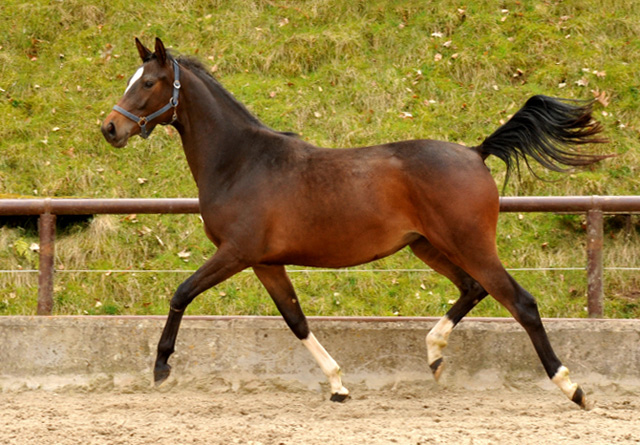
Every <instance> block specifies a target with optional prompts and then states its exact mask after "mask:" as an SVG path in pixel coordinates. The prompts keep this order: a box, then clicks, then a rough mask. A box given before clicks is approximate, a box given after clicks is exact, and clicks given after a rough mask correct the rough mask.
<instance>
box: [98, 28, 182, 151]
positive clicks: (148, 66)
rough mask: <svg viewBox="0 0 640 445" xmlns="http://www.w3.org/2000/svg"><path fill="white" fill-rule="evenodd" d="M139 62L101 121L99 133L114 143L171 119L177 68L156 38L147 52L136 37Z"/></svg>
mask: <svg viewBox="0 0 640 445" xmlns="http://www.w3.org/2000/svg"><path fill="white" fill-rule="evenodd" d="M136 46H137V48H138V53H139V54H140V58H141V59H142V66H141V67H140V68H138V70H137V71H136V72H135V73H134V74H133V76H131V78H130V79H129V83H128V84H127V88H126V90H125V92H124V95H123V96H122V98H121V99H120V101H119V102H118V103H117V105H115V106H114V107H113V110H112V111H111V113H109V115H108V116H107V117H106V119H105V120H104V122H103V123H102V134H103V135H104V137H105V139H106V140H107V141H108V142H109V143H110V144H111V145H113V146H114V147H118V148H120V147H124V146H125V145H127V141H128V140H129V138H130V137H131V136H134V135H136V134H139V135H140V136H141V137H143V138H145V139H146V138H147V137H149V135H150V134H151V132H152V131H153V129H154V128H155V126H156V125H158V124H161V125H167V124H171V123H173V122H175V120H176V118H177V115H176V110H177V107H178V95H179V91H180V80H179V74H180V69H179V66H178V64H177V62H176V61H175V60H174V59H173V58H171V57H169V55H168V54H167V51H166V50H165V47H164V44H163V43H162V41H161V40H160V39H158V38H156V46H155V51H154V52H151V50H149V49H148V48H147V47H145V46H144V45H143V44H142V43H141V42H140V40H138V39H137V38H136Z"/></svg>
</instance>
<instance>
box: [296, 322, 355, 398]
mask: <svg viewBox="0 0 640 445" xmlns="http://www.w3.org/2000/svg"><path fill="white" fill-rule="evenodd" d="M302 344H303V345H305V346H306V347H307V349H308V350H309V352H311V355H312V356H313V358H314V359H316V362H318V365H320V369H322V372H323V373H324V375H326V376H327V378H328V379H329V384H330V385H331V393H332V394H340V395H348V394H349V390H348V389H347V388H345V387H344V386H342V380H341V379H340V366H338V363H336V361H335V360H334V359H333V357H331V356H330V355H329V353H328V352H327V350H326V349H324V347H323V346H322V345H321V344H320V342H319V341H318V339H316V336H315V335H313V333H310V334H309V336H308V337H307V338H306V339H304V340H302Z"/></svg>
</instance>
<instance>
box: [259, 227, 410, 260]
mask: <svg viewBox="0 0 640 445" xmlns="http://www.w3.org/2000/svg"><path fill="white" fill-rule="evenodd" d="M419 236H420V235H418V234H417V233H416V232H415V231H414V230H412V228H411V225H410V224H408V223H407V222H406V221H401V220H399V219H398V218H393V219H391V220H389V219H387V220H386V221H385V224H378V223H375V222H374V223H372V222H368V223H362V224H358V223H355V224H354V223H350V222H348V221H342V222H340V223H338V224H312V225H305V227H303V228H298V229H297V230H296V228H294V227H292V226H289V227H288V228H287V229H285V230H283V231H282V232H280V235H279V238H280V239H272V240H271V243H270V245H271V246H272V247H273V249H270V250H271V255H269V256H272V257H273V259H274V260H275V262H279V263H282V264H295V265H300V266H309V267H331V268H334V267H348V266H355V265H358V264H363V263H368V262H370V261H374V260H376V259H379V258H384V257H386V256H389V255H391V254H393V253H395V252H397V251H398V250H400V249H402V248H403V247H405V246H406V245H407V244H409V243H411V242H412V241H414V240H415V239H417V238H418V237H419Z"/></svg>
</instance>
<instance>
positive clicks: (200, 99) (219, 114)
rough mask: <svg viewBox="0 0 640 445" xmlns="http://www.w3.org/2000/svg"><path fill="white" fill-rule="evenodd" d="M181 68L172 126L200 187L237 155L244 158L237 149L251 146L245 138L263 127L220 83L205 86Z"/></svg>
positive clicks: (194, 75) (242, 149)
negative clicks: (181, 73)
mask: <svg viewBox="0 0 640 445" xmlns="http://www.w3.org/2000/svg"><path fill="white" fill-rule="evenodd" d="M183 71H184V74H183V75H182V79H181V82H182V88H181V90H180V99H179V101H180V105H178V122H177V123H176V125H175V127H176V129H177V130H178V132H179V133H180V137H181V139H182V146H183V148H184V152H185V155H186V157H187V162H188V164H189V167H190V169H191V173H192V174H193V177H194V179H195V180H196V183H197V184H198V187H199V188H200V187H201V186H202V181H204V180H205V179H208V178H211V177H213V176H215V172H216V170H219V169H223V168H225V167H227V166H228V165H229V164H230V163H233V160H234V159H238V158H239V157H241V158H244V159H247V157H246V156H241V152H242V151H244V150H247V149H249V148H250V147H251V146H252V144H249V143H248V139H249V138H251V137H253V135H256V134H258V133H260V132H259V130H260V129H262V128H265V127H264V126H263V125H262V124H260V122H259V121H258V120H257V119H256V118H255V117H253V116H252V115H251V114H250V113H249V112H248V111H247V110H246V109H245V108H244V107H243V106H241V105H240V104H239V103H238V102H237V101H236V100H235V99H233V98H232V97H231V95H230V93H228V92H226V91H225V90H224V89H223V88H222V86H220V85H216V86H212V85H208V84H207V83H205V82H204V81H203V80H202V79H200V77H199V76H197V75H196V74H194V73H192V72H191V71H188V70H186V69H185V70H183ZM205 172H206V174H205Z"/></svg>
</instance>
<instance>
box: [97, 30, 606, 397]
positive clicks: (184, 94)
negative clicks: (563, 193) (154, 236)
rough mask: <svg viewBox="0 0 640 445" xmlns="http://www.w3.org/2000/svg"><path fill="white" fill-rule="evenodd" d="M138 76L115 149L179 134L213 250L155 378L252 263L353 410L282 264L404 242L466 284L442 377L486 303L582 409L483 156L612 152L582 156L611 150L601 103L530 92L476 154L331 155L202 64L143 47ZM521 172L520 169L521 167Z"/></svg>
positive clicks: (432, 336)
mask: <svg viewBox="0 0 640 445" xmlns="http://www.w3.org/2000/svg"><path fill="white" fill-rule="evenodd" d="M135 42H136V46H137V49H138V53H139V55H140V58H141V59H142V66H141V67H140V68H139V69H138V70H137V72H136V73H135V74H134V75H133V76H132V77H131V79H130V80H129V82H128V86H127V88H126V91H125V94H124V96H123V97H122V98H121V99H120V101H119V102H118V104H117V105H116V106H114V108H113V110H112V111H111V113H110V114H109V115H108V116H107V117H106V119H105V120H104V122H103V124H102V133H103V135H104V137H105V138H106V140H107V141H108V142H109V143H110V144H111V145H113V146H114V147H124V146H125V145H126V144H127V141H128V139H129V138H130V137H131V136H134V135H136V134H139V135H140V136H142V137H143V138H146V137H148V136H149V134H150V133H151V132H152V131H153V129H154V128H155V127H156V125H158V124H161V125H167V124H171V125H173V126H174V127H175V128H176V129H177V131H178V133H179V134H180V137H181V141H182V145H183V148H184V152H185V155H186V158H187V161H188V164H189V168H190V170H191V173H192V174H193V178H194V179H195V182H196V184H197V186H198V197H199V202H200V211H201V214H202V219H203V221H204V228H205V232H206V234H207V236H208V238H209V239H210V240H211V241H212V242H213V243H214V244H215V245H216V246H217V251H216V252H215V254H214V255H213V256H212V257H211V258H210V259H208V260H207V261H206V262H205V263H204V264H203V265H202V266H201V267H200V268H199V269H198V270H197V271H196V272H195V273H194V274H193V275H191V276H190V277H189V278H188V279H186V280H185V281H184V282H183V283H182V284H180V286H178V288H177V290H176V292H175V294H174V295H173V297H172V299H171V302H170V310H169V314H168V318H167V321H166V324H165V327H164V329H163V331H162V335H161V338H160V341H159V343H158V351H157V357H156V361H155V367H154V380H155V382H156V383H157V384H159V383H161V382H163V381H164V380H165V379H166V378H167V377H168V376H169V373H170V371H171V366H170V365H169V364H168V359H169V357H170V356H171V354H172V353H173V352H174V347H175V342H176V337H177V335H178V329H179V327H180V322H181V320H182V316H183V314H184V312H185V309H186V308H187V306H188V305H189V303H190V302H191V301H193V299H194V298H195V297H196V296H198V295H199V294H200V293H202V292H204V291H205V290H207V289H209V288H211V287H213V286H215V285H217V284H218V283H220V282H222V281H223V280H225V279H227V278H229V277H231V276H232V275H235V274H237V273H238V272H240V271H242V270H244V269H246V268H249V267H250V268H252V269H253V271H254V272H255V274H256V276H257V277H258V279H259V280H260V282H261V283H262V284H263V285H264V287H265V288H266V290H267V292H268V293H269V295H270V296H271V297H272V299H273V301H274V302H275V304H276V306H277V308H278V310H279V311H280V313H281V314H282V316H283V318H284V320H285V322H286V323H287V325H288V326H289V328H290V329H291V331H293V333H294V334H295V336H296V337H297V338H298V339H299V340H301V341H302V343H303V344H304V346H305V347H306V348H307V349H308V350H309V351H310V353H311V355H312V356H313V357H314V358H315V360H316V361H317V363H318V365H319V366H320V368H321V369H322V371H323V372H324V374H325V375H326V376H327V378H328V380H329V383H330V387H331V397H330V398H331V400H333V401H343V400H345V399H346V398H347V397H348V396H349V391H348V390H347V389H346V388H345V387H344V386H343V385H342V380H341V377H340V368H339V366H338V364H337V363H336V361H335V360H334V359H333V358H332V357H331V355H329V353H328V352H327V351H326V350H325V348H324V347H323V346H322V345H321V344H320V342H319V341H318V340H317V339H316V337H315V336H314V334H313V332H312V331H311V330H310V328H309V325H308V323H307V319H306V318H305V315H304V313H303V312H302V309H301V307H300V303H299V299H298V296H297V295H296V293H295V291H294V288H293V286H292V284H291V281H290V280H289V277H288V276H287V272H286V270H285V265H289V264H294V265H300V266H307V267H329V268H340V267H348V266H354V265H358V264H362V263H366V262H369V261H373V260H375V259H378V258H383V257H386V256H388V255H391V254H393V253H395V252H397V251H398V250H400V249H402V248H404V247H405V246H409V247H410V248H411V250H412V251H413V252H414V253H415V255H416V256H417V257H418V258H420V259H421V260H422V261H424V262H425V263H426V264H427V265H429V266H430V267H431V268H432V269H434V270H435V271H437V272H439V273H440V274H442V275H444V276H445V277H447V278H448V279H449V280H451V281H452V282H453V284H455V285H456V286H457V287H458V289H459V291H460V297H459V299H458V300H457V301H456V303H455V304H454V305H453V306H452V307H451V308H450V310H449V311H448V312H447V313H446V315H444V316H443V317H442V318H441V319H440V321H439V322H438V323H437V324H436V325H435V326H434V327H433V329H431V331H430V332H429V333H428V334H427V336H426V344H427V356H428V363H429V366H430V368H431V371H432V372H433V375H434V377H435V379H436V380H437V379H438V378H439V377H440V374H441V372H442V365H443V356H442V350H443V348H444V347H445V346H446V345H447V339H448V337H449V334H450V333H451V331H452V329H453V328H454V327H455V326H456V324H457V323H458V322H460V320H461V319H462V318H463V317H464V316H465V315H466V314H467V313H468V312H469V311H470V310H471V309H472V308H473V307H474V306H475V305H476V304H478V302H480V301H481V300H482V299H483V298H484V297H485V296H487V295H488V294H490V295H491V296H493V297H494V298H495V299H496V300H497V301H498V302H500V303H501V304H502V305H503V306H505V307H506V308H507V309H508V310H509V312H510V313H511V314H512V315H513V317H514V318H515V319H516V320H517V321H518V322H519V323H520V324H521V325H522V327H523V328H524V329H525V331H526V332H527V334H528V335H529V337H530V339H531V341H532V343H533V346H534V348H535V350H536V352H537V354H538V356H539V358H540V360H541V362H542V365H543V366H544V369H545V371H546V373H547V375H548V376H549V378H550V379H551V380H552V381H553V382H554V383H555V384H556V385H558V386H559V387H560V389H561V390H562V392H563V393H564V394H565V395H566V396H567V397H568V398H569V399H571V400H572V401H573V402H575V403H577V404H578V405H580V406H581V407H582V408H588V407H589V405H590V403H587V398H586V397H585V393H584V392H583V390H582V389H581V388H580V386H578V385H577V384H575V383H572V382H571V380H570V378H569V371H568V369H567V368H566V367H565V366H563V365H562V363H561V362H560V360H559V359H558V357H557V356H556V354H555V353H554V351H553V349H552V347H551V344H550V342H549V339H548V338H547V334H546V332H545V329H544V327H543V324H542V321H541V319H540V315H539V312H538V309H537V304H536V301H535V299H534V298H533V297H532V296H531V294H529V293H528V292H527V291H526V290H524V289H523V288H522V287H521V286H520V285H519V284H518V283H517V282H516V281H515V280H514V279H513V277H511V276H510V275H509V274H508V273H507V271H506V270H505V269H504V267H503V265H502V264H501V262H500V260H499V258H498V255H497V251H496V224H497V219H498V212H499V198H498V190H497V187H496V184H495V181H494V179H493V177H492V176H491V174H490V172H489V169H488V168H487V166H486V165H485V163H484V160H485V159H486V158H487V157H488V156H490V155H493V156H497V157H498V158H500V159H501V160H503V161H504V162H505V163H506V165H507V172H510V171H511V170H512V168H513V167H514V166H515V167H517V166H518V162H519V160H523V161H525V162H526V165H527V166H528V167H529V160H528V157H530V158H531V159H533V160H535V161H537V162H539V163H540V164H542V165H543V166H544V167H546V168H549V169H551V170H556V171H565V169H566V168H567V167H570V166H585V165H589V164H592V163H594V162H597V161H599V160H601V159H603V158H606V157H608V155H593V154H587V153H581V152H580V151H579V150H577V148H578V146H580V145H582V144H587V143H599V142H605V140H604V139H602V138H600V137H599V136H598V134H599V133H600V132H601V130H602V127H601V125H600V124H599V123H597V122H594V121H593V120H592V117H591V105H592V103H591V102H586V101H568V100H560V99H554V98H550V97H546V96H533V97H531V98H530V99H529V100H528V101H527V102H526V103H525V105H524V106H523V107H522V108H521V109H520V110H519V111H518V112H516V113H515V115H514V116H513V117H512V118H511V119H510V120H509V121H508V122H507V123H506V124H504V125H502V126H501V127H500V128H498V129H497V130H496V131H495V132H494V133H493V134H491V135H490V136H488V137H487V138H486V139H485V140H484V141H483V142H482V143H481V144H480V145H478V146H475V147H466V146H462V145H458V144H454V143H450V142H442V141H435V140H412V141H403V142H394V143H389V144H383V145H376V146H371V147H360V148H351V149H326V148H318V147H315V146H313V145H311V144H309V143H307V142H305V141H303V140H301V139H300V138H298V137H297V136H296V135H295V134H293V133H285V132H279V131H275V130H272V129H271V128H269V127H267V126H266V125H264V124H263V123H262V122H261V121H260V120H258V119H257V118H256V117H254V116H253V115H252V114H251V113H250V112H249V111H248V110H247V109H246V108H245V106H244V105H242V104H241V103H240V102H238V101H237V100H236V99H235V98H234V97H233V96H232V95H231V94H230V93H229V92H228V91H226V90H225V89H224V88H223V87H222V85H221V84H220V83H219V82H218V81H217V80H216V79H215V78H214V77H213V76H212V75H211V74H209V72H208V71H207V70H206V69H205V68H204V66H203V65H202V64H201V63H200V62H198V61H197V60H195V59H193V58H190V57H184V56H181V57H174V56H172V55H171V54H170V53H168V52H167V51H166V49H165V47H164V44H163V43H162V41H161V40H160V39H156V41H155V50H154V51H153V52H152V51H151V50H150V49H148V48H146V47H145V46H144V45H143V44H142V43H141V42H140V41H139V40H138V39H137V38H136V40H135ZM518 170H519V169H518Z"/></svg>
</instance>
